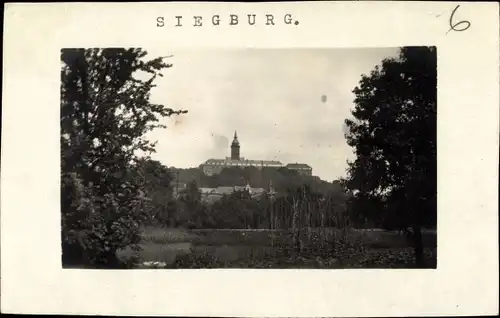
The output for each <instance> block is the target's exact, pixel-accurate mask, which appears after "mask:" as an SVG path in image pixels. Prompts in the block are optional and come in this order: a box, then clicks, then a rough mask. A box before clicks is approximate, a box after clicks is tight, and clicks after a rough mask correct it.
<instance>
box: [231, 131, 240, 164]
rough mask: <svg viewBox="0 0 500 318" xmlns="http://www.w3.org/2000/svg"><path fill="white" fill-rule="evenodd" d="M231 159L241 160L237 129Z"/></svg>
mask: <svg viewBox="0 0 500 318" xmlns="http://www.w3.org/2000/svg"><path fill="white" fill-rule="evenodd" d="M231 159H233V160H240V142H239V140H238V135H237V133H236V130H235V131H234V139H233V143H232V144H231Z"/></svg>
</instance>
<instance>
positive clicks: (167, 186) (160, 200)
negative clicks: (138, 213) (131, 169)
mask: <svg viewBox="0 0 500 318" xmlns="http://www.w3.org/2000/svg"><path fill="white" fill-rule="evenodd" d="M136 170H137V171H136V175H135V176H134V177H135V178H137V180H141V184H142V185H143V186H142V188H141V189H142V190H143V191H144V192H145V195H146V197H148V198H149V199H150V200H149V201H147V203H146V206H145V207H144V208H145V210H144V212H145V213H146V214H147V215H146V216H147V217H148V219H149V221H150V222H151V223H153V224H160V225H164V224H167V223H168V222H169V219H170V216H171V215H170V214H171V213H172V208H171V207H170V205H172V202H173V195H172V194H173V193H172V187H171V182H172V179H173V177H172V173H171V171H170V170H169V169H168V168H167V167H165V166H164V165H162V164H161V163H160V162H159V161H156V160H151V159H140V160H138V163H137V169H136Z"/></svg>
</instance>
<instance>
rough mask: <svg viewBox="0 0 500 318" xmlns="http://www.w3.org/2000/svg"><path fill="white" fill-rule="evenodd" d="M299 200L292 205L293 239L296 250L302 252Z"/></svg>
mask: <svg viewBox="0 0 500 318" xmlns="http://www.w3.org/2000/svg"><path fill="white" fill-rule="evenodd" d="M298 205H299V202H297V201H295V200H294V202H293V206H292V241H293V247H294V250H295V251H296V252H300V250H301V246H300V238H299V236H300V231H299V226H300V225H299V224H298V223H299V222H298V221H299V208H298Z"/></svg>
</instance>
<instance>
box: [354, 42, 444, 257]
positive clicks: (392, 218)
mask: <svg viewBox="0 0 500 318" xmlns="http://www.w3.org/2000/svg"><path fill="white" fill-rule="evenodd" d="M353 92H354V94H355V96H356V97H355V108H354V110H353V111H352V115H353V117H354V118H353V119H347V120H346V124H347V127H348V128H349V132H348V133H347V134H346V138H347V143H348V144H349V145H350V146H352V147H354V149H355V153H356V159H355V160H354V161H352V162H350V163H349V168H348V177H347V179H346V180H344V184H345V186H346V187H347V189H348V190H349V191H351V192H352V194H353V196H352V199H351V204H355V205H357V206H358V208H359V207H362V212H363V213H364V215H366V216H368V217H370V218H371V219H376V220H377V221H378V222H380V223H381V224H382V225H383V226H386V227H389V226H390V227H397V228H400V229H402V230H404V231H405V233H407V235H408V237H409V238H411V240H412V242H413V244H414V248H415V256H416V262H417V265H419V266H421V265H423V248H422V234H421V230H422V227H435V226H436V197H437V195H436V191H437V189H436V179H437V176H436V162H437V161H436V50H435V48H432V47H430V48H429V47H406V48H402V49H400V54H399V56H398V57H397V58H388V59H385V60H383V62H382V65H381V66H376V67H375V69H374V70H373V71H372V72H371V74H370V75H369V76H366V75H363V76H362V78H361V81H360V82H359V86H358V87H356V88H355V89H354V90H353ZM373 203H376V204H375V205H374V204H373ZM377 206H378V207H377ZM370 210H372V211H370Z"/></svg>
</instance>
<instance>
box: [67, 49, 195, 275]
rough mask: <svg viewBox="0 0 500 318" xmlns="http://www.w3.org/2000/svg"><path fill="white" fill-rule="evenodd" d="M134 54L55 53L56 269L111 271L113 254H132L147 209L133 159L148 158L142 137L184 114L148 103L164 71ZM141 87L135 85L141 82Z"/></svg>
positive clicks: (158, 64)
mask: <svg viewBox="0 0 500 318" xmlns="http://www.w3.org/2000/svg"><path fill="white" fill-rule="evenodd" d="M146 55H147V52H146V51H143V50H141V49H119V48H116V49H115V48H113V49H64V50H62V52H61V60H62V69H61V83H62V84H61V121H60V122H61V181H62V186H61V190H62V193H61V205H62V206H61V213H62V242H63V255H62V256H63V264H69V263H77V264H80V265H81V264H85V265H88V266H92V267H95V266H103V267H115V266H119V261H118V260H117V257H116V251H117V250H119V249H121V248H124V247H126V246H131V247H137V243H138V241H139V227H140V225H141V223H142V222H144V220H145V217H146V216H145V213H144V209H143V207H144V205H145V204H146V203H147V202H149V200H150V198H147V197H146V196H145V194H144V192H143V191H141V188H142V187H143V186H144V185H145V184H146V183H147V182H145V181H144V179H143V178H138V177H137V171H139V170H141V169H140V167H139V166H140V162H139V161H138V156H137V155H138V154H140V153H142V154H145V155H148V154H149V153H151V152H152V151H154V145H155V144H154V143H152V142H150V141H148V140H146V139H145V138H144V135H145V133H146V132H148V131H150V130H152V129H154V128H158V127H163V126H162V125H159V124H158V122H159V119H160V118H161V117H164V116H171V115H173V114H181V113H185V111H174V110H173V109H170V108H167V107H165V106H163V105H159V104H153V103H151V102H150V101H149V97H150V92H151V90H152V89H153V87H154V86H155V85H154V84H153V83H154V80H155V79H156V77H157V76H162V75H161V71H162V70H164V69H166V68H169V67H170V66H171V65H170V64H166V63H165V61H164V58H155V59H152V60H147V59H146ZM146 76H147V77H148V78H147V79H145V80H143V79H141V77H142V78H144V77H146Z"/></svg>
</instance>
